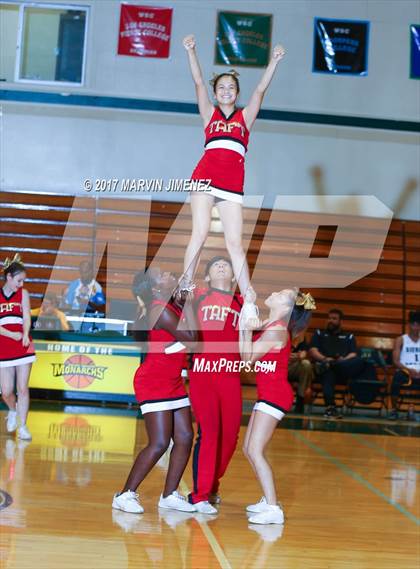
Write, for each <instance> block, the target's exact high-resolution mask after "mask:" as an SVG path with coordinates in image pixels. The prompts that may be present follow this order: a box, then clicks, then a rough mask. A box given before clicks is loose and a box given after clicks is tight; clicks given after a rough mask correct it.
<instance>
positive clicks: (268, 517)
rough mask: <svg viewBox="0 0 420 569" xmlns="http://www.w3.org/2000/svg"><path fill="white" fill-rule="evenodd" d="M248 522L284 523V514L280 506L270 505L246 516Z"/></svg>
mask: <svg viewBox="0 0 420 569" xmlns="http://www.w3.org/2000/svg"><path fill="white" fill-rule="evenodd" d="M248 522H249V523H250V524H284V514H283V511H282V510H281V508H280V506H270V505H268V509H267V510H264V512H260V513H259V514H255V515H254V516H251V517H250V518H248Z"/></svg>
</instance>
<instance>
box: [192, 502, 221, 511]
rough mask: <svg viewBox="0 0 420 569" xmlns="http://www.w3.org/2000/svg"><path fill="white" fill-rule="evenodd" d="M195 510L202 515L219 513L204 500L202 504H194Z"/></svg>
mask: <svg viewBox="0 0 420 569" xmlns="http://www.w3.org/2000/svg"><path fill="white" fill-rule="evenodd" d="M194 506H195V509H196V511H197V512H200V514H211V515H214V514H217V513H218V511H217V510H216V508H213V506H212V505H211V504H210V503H209V502H207V500H205V501H204V500H203V501H202V502H197V503H196V504H194Z"/></svg>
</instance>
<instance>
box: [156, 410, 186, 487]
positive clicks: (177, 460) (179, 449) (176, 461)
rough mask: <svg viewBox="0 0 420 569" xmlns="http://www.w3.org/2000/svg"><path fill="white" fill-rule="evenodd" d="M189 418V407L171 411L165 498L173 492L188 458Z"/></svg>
mask: <svg viewBox="0 0 420 569" xmlns="http://www.w3.org/2000/svg"><path fill="white" fill-rule="evenodd" d="M191 423H192V420H191V407H183V408H182V409H176V410H175V411H173V425H174V426H173V436H172V438H173V441H174V446H173V447H172V450H171V457H170V459H169V467H168V473H167V475H166V481H165V488H164V490H163V497H164V498H166V497H167V496H169V495H170V494H172V492H174V491H175V490H176V489H177V488H178V486H179V482H180V480H181V477H182V475H183V473H184V470H185V467H186V466H187V462H188V459H189V458H190V453H191V447H192V441H193V430H192V424H191Z"/></svg>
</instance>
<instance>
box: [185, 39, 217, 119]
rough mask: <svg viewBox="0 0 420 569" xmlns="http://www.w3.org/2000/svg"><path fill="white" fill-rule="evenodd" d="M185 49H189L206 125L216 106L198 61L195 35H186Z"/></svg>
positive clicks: (193, 75)
mask: <svg viewBox="0 0 420 569" xmlns="http://www.w3.org/2000/svg"><path fill="white" fill-rule="evenodd" d="M183 44H184V47H185V49H186V50H187V54H188V60H189V62H190V69H191V75H192V78H193V81H194V85H195V90H196V93H197V103H198V110H199V111H200V115H201V118H202V119H203V122H204V126H207V124H208V123H209V121H210V119H211V115H212V114H213V111H214V107H213V105H212V103H211V101H210V99H209V94H208V91H207V87H206V85H205V83H204V79H203V74H202V72H201V68H200V63H199V61H198V57H197V52H196V51H195V38H194V36H192V35H191V36H186V37H185V38H184V40H183Z"/></svg>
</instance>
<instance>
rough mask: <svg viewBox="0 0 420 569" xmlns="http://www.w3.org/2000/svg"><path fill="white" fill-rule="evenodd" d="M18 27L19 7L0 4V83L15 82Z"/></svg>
mask: <svg viewBox="0 0 420 569" xmlns="http://www.w3.org/2000/svg"><path fill="white" fill-rule="evenodd" d="M18 27H19V6H17V5H16V4H0V81H13V80H14V76H15V63H16V43H17V36H18Z"/></svg>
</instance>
